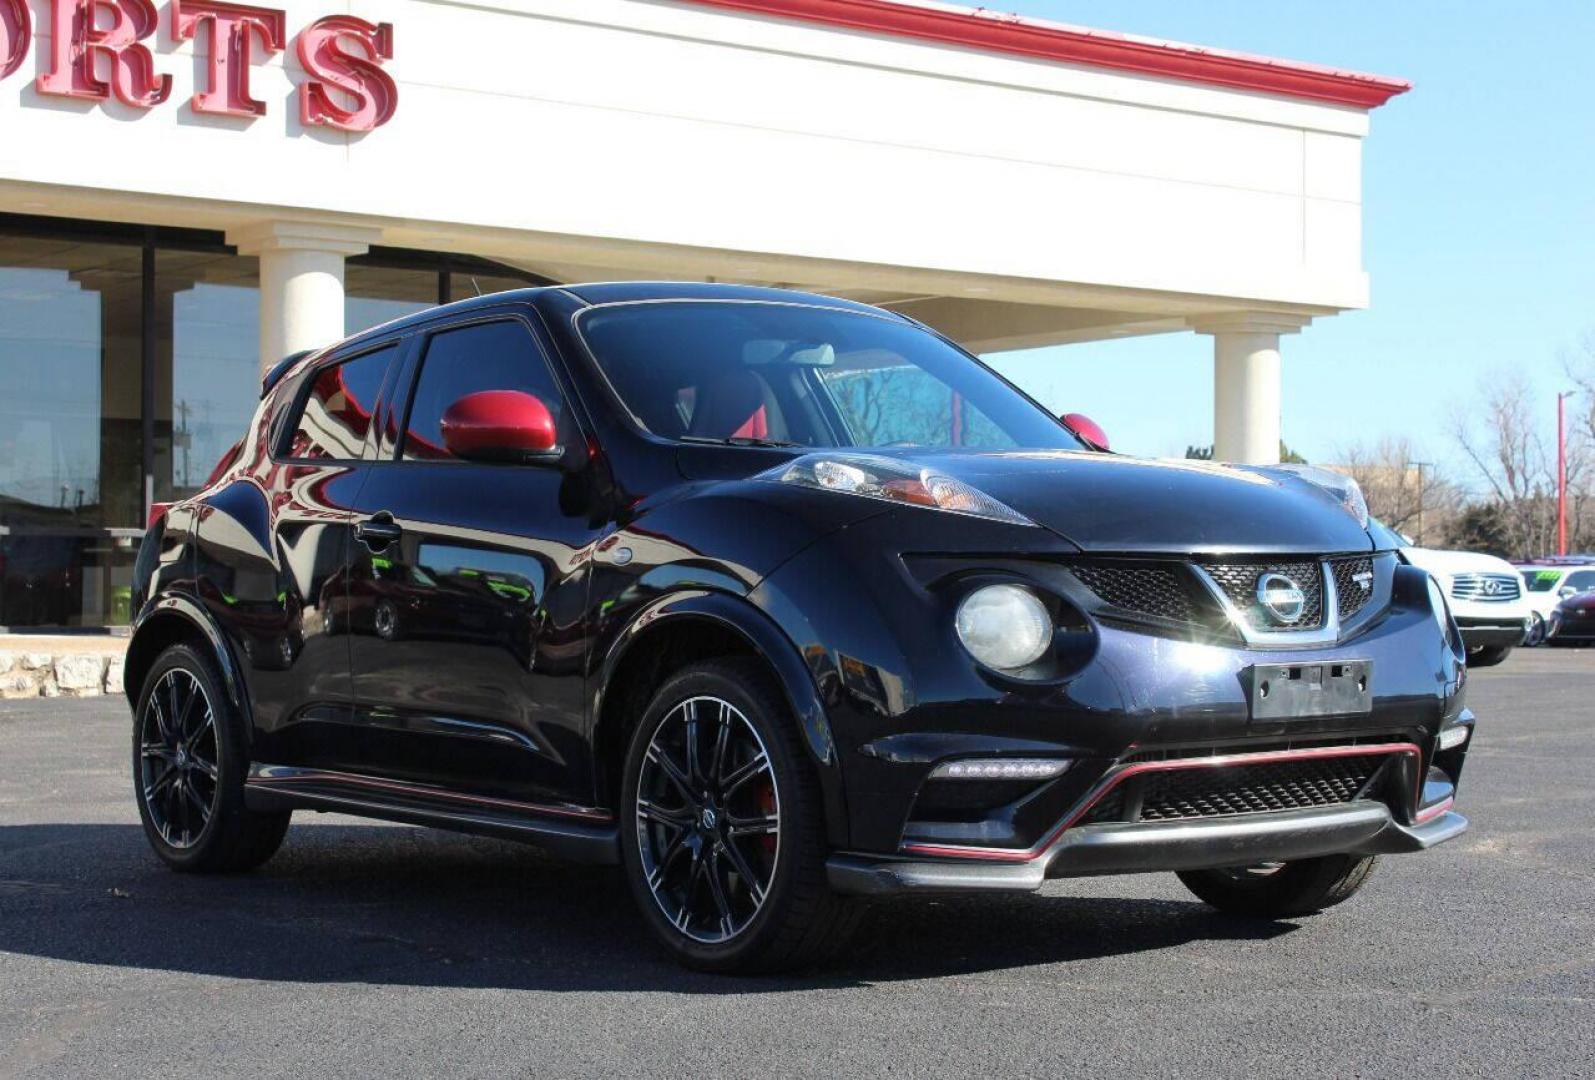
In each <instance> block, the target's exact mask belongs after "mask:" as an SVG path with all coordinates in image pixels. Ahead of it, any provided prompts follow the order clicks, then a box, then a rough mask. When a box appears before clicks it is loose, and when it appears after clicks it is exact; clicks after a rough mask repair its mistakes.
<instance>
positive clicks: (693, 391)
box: [580, 301, 1083, 450]
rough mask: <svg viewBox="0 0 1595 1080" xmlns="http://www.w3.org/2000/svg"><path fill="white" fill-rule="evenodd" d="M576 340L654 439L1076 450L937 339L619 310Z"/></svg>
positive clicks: (771, 307) (772, 314) (781, 311)
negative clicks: (580, 340)
mask: <svg viewBox="0 0 1595 1080" xmlns="http://www.w3.org/2000/svg"><path fill="white" fill-rule="evenodd" d="M580 329H581V332H582V335H583V336H584V338H585V339H586V341H587V344H588V347H589V348H590V349H591V350H592V353H593V356H594V357H595V358H596V359H597V361H598V366H599V367H600V368H601V369H602V370H603V372H604V374H605V375H606V376H607V377H608V379H609V382H610V384H611V385H613V386H614V388H615V392H616V393H617V394H619V395H620V399H621V401H622V403H623V404H624V405H625V406H626V408H627V409H628V410H630V411H631V413H632V415H633V416H635V417H636V418H637V420H638V422H639V423H641V424H642V425H643V427H645V428H647V429H648V430H649V431H650V432H652V433H653V434H655V435H660V436H664V437H665V438H670V439H681V440H685V441H689V442H730V443H737V442H748V443H753V444H765V443H773V444H776V445H792V446H804V447H833V446H867V447H889V446H917V447H929V448H934V449H947V448H952V447H971V448H976V449H986V450H1014V449H1026V450H1080V449H1083V447H1082V445H1081V443H1080V442H1079V441H1078V440H1076V439H1075V438H1074V436H1073V435H1071V434H1070V433H1069V431H1068V429H1066V428H1065V427H1063V425H1062V424H1060V423H1059V422H1058V420H1057V419H1056V418H1055V417H1053V416H1051V415H1049V414H1048V413H1046V412H1045V411H1043V410H1042V409H1040V408H1039V407H1038V406H1036V404H1035V403H1034V402H1032V401H1030V400H1029V399H1028V398H1026V397H1025V396H1024V395H1023V394H1020V393H1019V392H1018V391H1016V390H1015V389H1014V388H1013V387H1011V386H1009V385H1008V384H1007V383H1005V382H1003V380H1002V379H1000V378H999V377H998V376H997V375H995V374H994V373H993V372H991V371H989V370H988V369H986V368H985V367H984V366H982V365H981V364H979V363H977V362H976V361H974V360H972V359H970V358H969V357H968V356H967V355H965V354H964V353H961V352H959V351H958V350H957V349H955V348H953V347H952V346H951V345H948V344H947V343H946V342H944V341H942V340H941V339H940V338H938V337H936V336H935V335H934V334H929V333H926V332H925V331H924V330H921V329H920V328H918V327H916V326H913V325H912V324H909V323H905V322H899V321H897V320H895V319H887V318H881V317H878V316H874V315H868V314H864V313H861V312H848V311H838V310H834V309H829V308H814V307H803V306H796V305H783V304H770V303H757V302H754V303H748V302H734V303H724V302H696V301H682V302H669V303H648V304H621V305H616V306H614V307H604V308H598V309H595V310H593V311H592V312H591V313H589V314H585V315H583V316H582V317H581V321H580Z"/></svg>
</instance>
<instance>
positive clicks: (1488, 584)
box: [1451, 570, 1523, 603]
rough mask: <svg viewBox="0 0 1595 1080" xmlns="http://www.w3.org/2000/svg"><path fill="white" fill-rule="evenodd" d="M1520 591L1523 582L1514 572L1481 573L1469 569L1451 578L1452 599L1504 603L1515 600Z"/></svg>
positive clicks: (1520, 593)
mask: <svg viewBox="0 0 1595 1080" xmlns="http://www.w3.org/2000/svg"><path fill="white" fill-rule="evenodd" d="M1522 592H1523V582H1522V581H1521V580H1520V579H1519V578H1518V576H1517V575H1516V574H1488V573H1485V574H1481V573H1476V572H1474V571H1471V570H1470V571H1467V572H1466V573H1461V574H1457V575H1456V576H1454V577H1453V578H1452V579H1451V597H1452V599H1454V600H1477V601H1482V602H1484V603H1504V602H1506V601H1508V600H1516V599H1517V598H1518V597H1519V596H1521V595H1522Z"/></svg>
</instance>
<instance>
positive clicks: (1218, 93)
mask: <svg viewBox="0 0 1595 1080" xmlns="http://www.w3.org/2000/svg"><path fill="white" fill-rule="evenodd" d="M1406 88H1407V86H1406V84H1405V83H1403V82H1400V81H1398V80H1393V79H1386V78H1381V77H1375V76H1368V75H1361V74H1356V73H1351V72H1345V71H1339V70H1334V69H1330V68H1323V67H1317V66H1313V65H1306V64H1299V63H1294V62H1288V61H1282V60H1274V59H1268V58H1263V57H1257V56H1249V55H1241V54H1237V53H1229V52H1224V51H1220V50H1215V49H1209V48H1198V47H1195V46H1189V45H1182V44H1176V43H1172V42H1166V41H1158V40H1151V39H1146V38H1137V37H1126V36H1121V35H1115V34H1109V33H1104V32H1099V31H1095V30H1086V29H1081V28H1077V27H1067V26H1061V25H1057V24H1053V23H1046V22H1040V21H1035V20H1026V19H1020V18H1016V17H1013V16H1008V15H1001V14H996V13H993V12H991V11H987V10H985V9H979V10H975V9H970V8H963V7H952V6H947V5H942V4H934V3H926V2H919V0H485V2H484V0H472V2H470V3H464V2H460V0H342V2H340V4H338V5H331V4H328V3H327V2H326V0H291V2H290V3H288V4H287V5H286V6H285V7H283V8H271V7H257V6H253V5H248V4H242V3H235V2H220V0H161V2H160V3H152V2H151V0H0V576H3V587H0V627H6V626H9V627H12V628H22V627H32V626H56V627H59V626H100V625H109V624H116V623H120V622H125V621H126V620H127V618H128V615H129V612H128V610H127V608H128V603H129V592H128V582H129V580H130V576H131V566H132V560H133V554H134V551H135V549H136V547H137V542H138V538H139V537H140V536H141V535H142V531H141V530H142V526H143V524H144V522H145V520H146V516H147V513H148V508H149V506H150V505H151V504H152V503H154V502H165V501H170V500H173V499H177V498H181V497H183V496H184V495H186V494H188V493H191V492H193V491H195V490H196V489H198V488H199V487H200V486H201V485H202V484H203V483H204V482H205V479H206V477H207V475H208V474H209V473H210V471H211V468H212V466H213V465H214V464H215V463H216V461H217V459H218V458H219V457H220V456H221V455H222V453H223V452H224V450H226V448H227V447H228V446H229V445H231V443H232V442H233V441H234V440H235V439H236V438H237V437H238V436H239V434H240V433H241V432H242V430H243V426H244V424H245V422H246V421H247V419H248V417H249V415H250V413H251V411H252V409H253V406H254V403H255V401H256V399H257V397H258V390H259V382H260V374H261V370H262V368H263V367H266V366H269V365H270V364H272V363H273V362H274V361H276V360H277V359H279V358H280V357H281V356H283V355H285V354H287V353H290V352H293V351H296V350H299V349H304V348H310V347H314V346H319V345H324V344H327V343H329V342H331V341H333V340H335V339H337V338H339V337H341V336H343V335H344V334H345V333H346V332H350V331H354V330H358V329H361V328H364V327H367V326H370V325H374V324H376V323H379V322H383V321H386V320H388V319H390V318H394V317H396V316H399V315H402V314H406V313H408V312H411V311H415V310H418V309H420V308H423V307H426V306H428V305H431V304H436V303H439V302H443V301H447V300H449V299H451V298H460V297H464V296H471V295H475V294H476V293H477V292H489V291H495V290H499V289H505V288H515V287H520V286H523V285H527V284H546V283H550V282H574V281H592V280H603V279H614V278H668V279H693V280H719V281H739V282H758V283H767V284H776V285H782V286H791V287H795V288H800V289H807V290H814V291H818V292H824V293H830V294H834V295H838V296H847V297H853V298H856V299H860V300H864V301H868V302H871V303H876V304H881V305H884V306H886V307H890V308H894V309H896V310H899V311H903V312H906V313H908V314H911V315H913V316H915V317H916V318H919V319H921V320H923V321H925V322H927V323H929V324H931V325H933V326H935V327H937V328H939V329H941V330H942V331H944V332H946V333H947V334H949V335H950V336H952V337H953V338H955V339H957V340H958V341H960V342H962V343H963V344H965V345H966V346H968V347H969V348H971V349H973V350H975V351H977V352H980V351H988V352H989V351H995V350H999V349H1004V350H1006V349H1018V348H1027V347H1033V346H1042V345H1054V344H1061V343H1070V342H1081V341H1090V340H1099V339H1105V338H1113V337H1120V336H1126V335H1139V334H1151V333H1169V332H1180V333H1196V334H1203V335H1207V336H1208V337H1210V338H1211V341H1212V348H1213V380H1214V397H1215V415H1214V436H1215V440H1216V452H1217V456H1219V457H1221V458H1228V459H1235V460H1249V461H1266V460H1273V459H1274V458H1275V456H1276V455H1277V452H1278V445H1279V400H1280V380H1281V352H1282V351H1283V352H1284V353H1286V354H1288V353H1289V349H1290V344H1289V335H1291V334H1292V333H1295V332H1297V331H1299V330H1301V329H1302V328H1303V327H1305V326H1306V325H1307V324H1308V323H1309V322H1311V321H1312V320H1315V319H1322V318H1327V317H1329V316H1332V315H1334V314H1336V313H1337V312H1341V311H1345V310H1348V309H1356V308H1360V307H1363V306H1365V305H1366V303H1367V300H1368V279H1367V275H1366V274H1365V272H1364V270H1363V267H1362V253H1361V215H1362V206H1361V171H1362V170H1361V154H1362V141H1363V138H1364V137H1365V136H1366V135H1367V133H1368V126H1369V112H1370V110H1372V109H1373V108H1375V107H1377V106H1379V105H1380V104H1383V103H1384V102H1385V101H1386V100H1387V99H1389V98H1390V97H1391V96H1393V95H1395V94H1398V93H1400V92H1402V91H1403V90H1405V89H1406Z"/></svg>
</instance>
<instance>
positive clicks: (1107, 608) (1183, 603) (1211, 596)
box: [1067, 555, 1393, 644]
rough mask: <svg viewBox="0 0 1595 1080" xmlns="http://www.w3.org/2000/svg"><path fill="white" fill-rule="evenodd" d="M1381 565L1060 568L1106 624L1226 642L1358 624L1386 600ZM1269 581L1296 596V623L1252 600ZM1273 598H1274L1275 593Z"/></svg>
mask: <svg viewBox="0 0 1595 1080" xmlns="http://www.w3.org/2000/svg"><path fill="white" fill-rule="evenodd" d="M1381 558H1382V559H1386V560H1391V559H1392V558H1393V557H1392V556H1389V555H1384V556H1372V555H1326V556H1324V557H1323V558H1322V559H1311V558H1302V557H1299V556H1298V557H1296V558H1293V559H1285V560H1279V561H1267V560H1263V559H1257V558H1254V559H1251V560H1246V561H1228V560H1226V561H1223V562H1219V561H1212V562H1187V561H1185V560H1183V559H1154V558H1122V557H1121V558H1107V559H1082V560H1079V561H1074V560H1071V561H1070V562H1069V563H1068V564H1067V565H1068V568H1069V572H1070V573H1071V574H1073V575H1074V577H1075V578H1076V579H1077V580H1078V581H1079V582H1080V583H1081V584H1082V585H1083V586H1085V588H1087V589H1089V590H1090V591H1091V592H1092V593H1093V594H1095V596H1096V597H1097V599H1098V600H1100V601H1101V602H1102V604H1103V605H1104V607H1103V611H1102V614H1103V615H1104V616H1106V617H1108V618H1117V619H1120V620H1128V621H1144V622H1146V623H1148V624H1150V625H1154V626H1156V625H1159V624H1173V623H1178V624H1183V625H1184V626H1186V627H1189V628H1190V629H1191V630H1193V631H1195V632H1198V633H1201V634H1220V635H1226V636H1232V635H1233V634H1234V631H1235V629H1236V627H1235V623H1236V622H1237V621H1239V622H1241V623H1242V624H1243V632H1242V636H1243V637H1246V636H1250V635H1251V634H1252V633H1254V632H1255V633H1268V634H1286V635H1288V634H1289V633H1290V632H1292V631H1311V630H1321V629H1323V627H1324V626H1325V625H1326V623H1328V622H1330V621H1332V620H1335V619H1338V620H1339V622H1341V623H1349V622H1355V621H1358V620H1361V619H1362V618H1363V617H1364V616H1365V615H1366V614H1367V613H1368V612H1369V611H1370V610H1372V608H1373V606H1374V605H1376V604H1378V605H1383V604H1384V603H1386V602H1388V600H1389V598H1390V574H1389V572H1388V571H1386V572H1384V573H1383V574H1382V575H1381V574H1380V573H1379V572H1378V569H1377V568H1378V565H1379V559H1381ZM1269 574H1278V575H1280V576H1281V577H1283V578H1288V579H1289V580H1290V581H1291V582H1294V583H1295V585H1296V587H1297V588H1298V589H1300V590H1301V598H1302V608H1301V614H1300V616H1299V617H1298V618H1296V619H1293V620H1289V621H1287V620H1285V619H1283V618H1281V617H1280V615H1279V614H1278V613H1275V612H1272V611H1269V610H1268V609H1267V608H1265V607H1264V606H1263V604H1262V602H1261V601H1260V600H1259V599H1258V586H1259V585H1261V584H1262V582H1263V579H1264V578H1265V577H1266V576H1267V575H1269ZM1326 574H1330V575H1333V577H1332V579H1331V580H1333V582H1334V586H1335V588H1334V592H1335V603H1334V604H1333V608H1334V610H1333V611H1330V610H1328V609H1329V607H1330V606H1331V605H1330V604H1329V602H1328V600H1327V598H1326V592H1327V590H1326V588H1325V575H1326ZM1381 582H1382V583H1381ZM1279 584H1280V583H1277V582H1275V583H1271V586H1277V585H1279ZM1273 591H1275V592H1276V595H1277V592H1278V591H1279V590H1278V589H1274V590H1273ZM1226 605H1227V608H1226ZM1232 611H1233V612H1234V613H1235V614H1234V616H1233V617H1232V616H1231V612H1232ZM1289 640H1290V639H1289V638H1288V636H1287V637H1285V638H1280V639H1275V640H1274V641H1273V642H1272V643H1273V644H1281V643H1284V644H1288V643H1289Z"/></svg>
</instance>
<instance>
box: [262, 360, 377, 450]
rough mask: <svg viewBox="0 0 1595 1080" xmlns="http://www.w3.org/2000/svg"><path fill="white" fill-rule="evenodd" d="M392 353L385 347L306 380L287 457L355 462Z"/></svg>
mask: <svg viewBox="0 0 1595 1080" xmlns="http://www.w3.org/2000/svg"><path fill="white" fill-rule="evenodd" d="M398 351H399V348H398V346H397V345H389V346H386V347H385V348H381V349H377V350H375V351H374V352H368V353H365V354H364V355H361V356H357V357H355V358H354V359H352V360H346V361H344V362H343V363H341V364H333V365H331V366H329V367H325V368H322V369H321V370H320V371H318V372H317V373H316V374H315V375H314V376H312V379H311V384H310V392H309V393H308V394H307V395H306V396H305V399H304V403H303V404H302V405H301V406H300V409H299V417H298V419H297V420H296V421H295V423H294V428H293V434H292V436H291V437H290V438H289V441H288V456H289V457H291V458H300V459H307V460H312V461H317V460H331V461H358V460H359V459H360V457H361V456H362V454H363V452H364V450H365V444H366V432H368V431H369V430H370V428H371V417H372V414H373V412H374V411H375V410H376V406H377V395H378V394H379V393H381V391H382V380H383V379H384V378H386V377H387V374H388V365H389V364H390V363H392V361H393V358H394V357H395V356H396V355H398Z"/></svg>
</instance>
